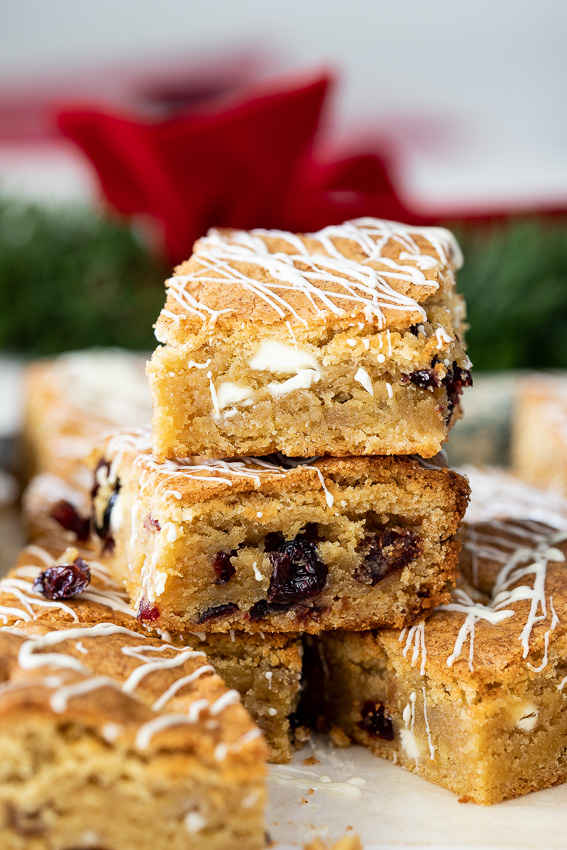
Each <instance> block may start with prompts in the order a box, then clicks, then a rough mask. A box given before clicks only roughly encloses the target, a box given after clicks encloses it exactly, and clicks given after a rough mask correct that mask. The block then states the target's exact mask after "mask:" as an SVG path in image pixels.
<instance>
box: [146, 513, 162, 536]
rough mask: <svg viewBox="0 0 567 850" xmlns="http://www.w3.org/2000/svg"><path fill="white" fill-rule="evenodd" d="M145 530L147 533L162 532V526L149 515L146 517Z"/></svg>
mask: <svg viewBox="0 0 567 850" xmlns="http://www.w3.org/2000/svg"><path fill="white" fill-rule="evenodd" d="M144 528H145V529H146V531H152V532H153V531H161V525H160V524H159V522H158V521H157V519H154V518H153V516H152V515H151V514H147V515H146V516H145V517H144Z"/></svg>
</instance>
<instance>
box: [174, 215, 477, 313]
mask: <svg viewBox="0 0 567 850" xmlns="http://www.w3.org/2000/svg"><path fill="white" fill-rule="evenodd" d="M416 235H420V236H421V237H422V238H424V239H426V240H427V242H428V245H429V250H431V252H432V253H431V254H423V252H422V250H421V248H420V247H419V245H418V244H417V242H416V241H415V238H414V237H415V236H416ZM274 239H281V240H283V241H284V242H285V243H286V245H287V246H288V248H289V252H286V251H283V250H281V251H277V252H274V253H272V252H271V251H270V248H269V243H270V242H271V240H274ZM307 239H309V240H315V241H316V242H318V243H319V245H320V246H321V247H320V250H317V249H315V250H314V251H310V250H308V248H307V246H306V242H305V241H304V239H302V238H300V237H299V236H297V235H295V234H292V233H285V232H282V231H277V230H272V231H269V230H261V229H257V230H253V231H251V232H245V231H232V232H230V233H229V234H224V233H222V232H220V231H218V230H211V231H209V233H208V235H207V236H206V237H204V238H203V239H201V240H199V242H198V243H197V245H196V248H195V253H194V255H193V261H194V265H195V266H196V268H195V270H194V271H192V272H190V273H189V274H178V275H175V276H174V277H172V278H171V279H170V280H169V281H168V282H167V285H168V288H169V292H170V293H171V296H172V297H173V298H174V299H175V300H176V301H177V303H178V304H179V306H180V307H181V308H182V309H183V310H184V311H185V312H186V313H188V314H189V315H193V316H196V317H198V318H199V319H201V320H202V321H207V322H209V323H214V322H215V321H216V320H217V319H218V317H219V316H220V315H222V314H223V313H228V312H231V311H233V310H234V309H236V304H235V306H234V307H231V306H229V307H227V308H225V309H222V310H214V309H213V308H211V307H209V306H208V305H207V304H206V303H205V302H204V301H202V300H200V299H197V298H195V296H194V295H193V294H192V293H191V292H190V288H191V286H193V285H194V284H196V283H212V284H216V285H221V286H225V287H226V289H227V293H231V294H232V293H234V296H233V297H234V299H235V301H237V299H238V289H239V288H240V289H244V290H247V291H249V292H251V293H253V295H254V296H255V297H256V298H258V299H259V300H260V301H263V302H264V303H265V304H266V305H267V306H268V307H270V308H271V310H272V311H273V312H274V313H275V314H276V316H277V317H279V318H281V319H284V320H286V322H287V321H289V319H290V317H292V318H293V319H295V320H296V321H297V322H301V323H302V324H304V325H307V321H306V319H305V316H304V315H302V313H303V312H304V310H302V309H301V308H300V307H297V308H296V307H294V306H293V305H292V303H291V302H290V300H288V299H287V298H286V294H287V293H288V292H291V293H294V294H295V295H296V296H297V295H301V296H303V299H302V301H303V303H304V304H305V309H307V310H308V311H309V312H311V313H314V314H315V316H317V317H323V316H326V315H329V314H332V315H335V316H346V315H348V314H349V313H350V315H351V316H356V315H360V313H363V315H364V317H365V319H366V321H367V322H372V321H378V323H379V325H380V327H382V326H383V324H384V310H392V311H397V312H401V313H404V312H405V313H411V314H414V313H417V314H418V316H419V317H421V319H422V320H425V319H426V313H425V310H424V309H423V307H421V306H420V305H419V304H418V302H417V301H416V300H415V299H414V298H411V297H410V296H408V295H404V294H403V293H402V292H399V291H397V289H396V288H395V285H396V284H398V286H400V288H401V289H404V288H405V289H407V287H408V286H420V287H426V288H427V291H428V292H429V293H431V292H434V291H435V290H436V289H438V287H439V283H438V282H437V281H436V280H434V279H431V277H429V278H427V277H426V276H425V274H424V271H425V270H428V269H433V268H435V267H437V268H438V269H439V273H440V274H444V275H445V277H447V278H448V279H449V280H450V281H452V273H451V272H450V271H449V270H450V269H451V267H458V266H459V265H460V264H461V262H462V258H461V255H460V251H459V248H458V246H457V243H456V241H455V240H454V238H453V236H452V235H451V234H450V233H449V231H446V230H443V229H441V228H417V227H413V226H406V225H402V224H398V223H396V222H388V221H383V220H380V219H372V218H362V219H358V220H356V221H349V222H345V223H344V224H342V225H332V226H330V227H326V228H324V229H323V230H320V231H319V232H317V233H313V234H308V235H307ZM345 240H346V241H347V242H350V243H351V244H354V245H356V249H357V252H361V253H362V255H363V256H362V258H361V259H358V258H357V259H351V258H349V257H347V256H346V255H345V254H344V253H343V251H342V250H341V247H340V245H341V242H344V241H345ZM392 244H398V245H399V246H401V248H402V249H403V250H402V252H401V253H400V254H399V257H398V259H397V260H394V259H392V258H390V257H388V256H386V253H385V249H386V247H387V246H388V245H392ZM375 266H377V267H375ZM250 267H252V268H254V270H255V276H254V277H252V276H250V274H248V273H247V272H246V271H245V270H246V269H250ZM257 278H261V280H259V279H257ZM227 301H228V303H229V304H230V303H231V299H230V295H229V296H228V297H227ZM168 314H169V311H168ZM168 314H167V315H168ZM164 315H166V314H164Z"/></svg>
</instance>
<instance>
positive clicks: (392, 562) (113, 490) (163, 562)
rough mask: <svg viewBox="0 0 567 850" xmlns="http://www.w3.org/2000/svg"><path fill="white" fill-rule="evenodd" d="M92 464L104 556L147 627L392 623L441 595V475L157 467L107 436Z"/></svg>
mask: <svg viewBox="0 0 567 850" xmlns="http://www.w3.org/2000/svg"><path fill="white" fill-rule="evenodd" d="M92 463H93V466H95V467H96V472H95V480H96V485H95V489H94V493H95V496H94V508H95V516H94V525H95V528H96V529H97V532H98V534H99V535H100V537H101V538H102V540H103V544H104V548H105V550H106V555H105V559H107V560H108V563H109V566H110V568H111V571H112V574H113V577H114V578H115V579H116V580H117V581H121V582H124V584H125V586H126V588H127V589H128V593H129V596H130V599H131V600H132V601H133V604H134V607H135V609H136V611H137V615H138V617H139V618H140V619H141V620H142V621H143V622H145V623H146V624H147V625H148V626H149V627H150V628H153V629H156V628H157V629H162V630H163V629H165V630H167V631H169V632H171V633H172V634H175V633H179V632H183V631H186V630H199V631H205V632H228V631H229V630H230V629H237V630H240V631H245V632H298V631H303V632H312V633H316V632H319V631H321V630H322V629H331V628H339V627H343V628H352V629H363V628H370V627H385V626H403V625H404V624H406V623H411V622H413V620H414V619H415V617H418V616H419V615H420V613H421V612H427V611H428V610H430V609H431V608H432V607H434V606H435V605H437V604H439V602H442V601H447V600H448V598H449V596H448V588H449V587H450V586H451V584H452V583H453V582H454V579H455V574H456V573H455V570H456V562H457V553H458V549H459V544H458V543H456V541H455V540H454V539H453V535H454V534H455V532H456V531H457V529H458V527H459V523H460V521H461V518H462V516H463V514H464V511H465V507H466V504H467V497H468V485H467V483H466V480H465V479H464V478H463V477H462V476H460V475H458V474H457V473H455V472H453V471H452V470H449V469H447V468H439V467H436V466H434V465H433V464H428V463H425V462H423V461H419V460H417V459H412V458H400V457H381V458H371V457H361V458H344V459H337V458H327V459H319V460H312V461H307V462H303V463H297V462H292V463H291V466H290V465H289V462H288V460H286V459H285V458H282V457H276V458H272V459H271V460H270V459H267V458H264V459H253V458H241V459H239V460H236V461H213V460H201V461H200V462H197V461H192V460H186V461H171V460H168V461H163V462H160V461H158V460H156V459H155V457H154V456H153V455H152V454H151V453H150V450H149V440H148V436H147V435H144V434H143V433H138V434H133V433H130V434H125V433H118V434H115V435H113V436H110V437H108V438H107V439H105V440H104V441H103V443H102V444H101V446H100V449H99V450H98V451H96V452H95V453H94V455H93V457H92ZM282 464H283V465H282Z"/></svg>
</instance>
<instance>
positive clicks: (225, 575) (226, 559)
mask: <svg viewBox="0 0 567 850" xmlns="http://www.w3.org/2000/svg"><path fill="white" fill-rule="evenodd" d="M234 555H236V552H235V551H232V552H217V554H216V555H215V557H214V558H213V570H214V571H215V575H216V577H217V580H216V582H215V584H228V582H229V581H230V580H231V578H232V577H233V575H234V574H235V572H236V569H235V567H234V564H233V563H232V561H231V560H230V559H231V558H232V557H233V556H234Z"/></svg>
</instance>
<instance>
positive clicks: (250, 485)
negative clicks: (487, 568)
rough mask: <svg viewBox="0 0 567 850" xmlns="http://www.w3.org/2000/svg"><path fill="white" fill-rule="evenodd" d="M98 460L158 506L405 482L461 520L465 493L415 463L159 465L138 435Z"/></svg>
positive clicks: (113, 437) (460, 484)
mask: <svg viewBox="0 0 567 850" xmlns="http://www.w3.org/2000/svg"><path fill="white" fill-rule="evenodd" d="M101 460H106V461H111V462H112V464H113V467H114V469H118V468H119V467H121V466H122V465H124V466H126V467H128V466H132V465H133V466H135V468H136V469H137V471H138V474H139V475H140V486H141V488H144V487H145V486H150V487H151V489H152V490H153V491H154V492H157V493H159V495H160V496H162V497H163V499H164V500H166V501H169V502H171V503H172V504H181V503H182V504H183V505H184V506H185V505H192V504H199V503H201V502H202V501H203V500H207V499H215V498H218V497H220V496H222V495H224V494H226V493H230V494H231V495H234V494H237V493H238V494H242V495H245V494H250V493H254V492H258V491H259V490H260V491H261V492H262V494H264V495H266V496H273V495H277V494H279V493H281V492H313V491H314V490H316V489H320V490H321V491H322V494H323V498H324V495H325V494H324V490H323V489H322V484H321V476H322V477H323V479H324V481H325V483H327V482H328V483H329V484H330V488H329V489H330V490H331V493H332V490H333V485H336V486H337V487H339V488H340V487H346V486H355V485H356V483H357V482H359V481H361V480H365V479H376V480H388V479H391V480H392V481H393V482H394V481H400V480H402V479H404V478H405V479H411V480H412V482H413V486H414V487H416V488H418V487H428V486H432V485H434V486H435V487H438V488H439V489H440V490H441V491H442V490H447V491H450V492H451V493H452V494H453V496H454V497H455V499H456V513H460V514H461V515H462V513H464V511H465V508H466V505H467V502H468V496H469V492H470V491H469V487H468V484H467V482H466V480H465V479H464V478H463V476H461V475H459V474H458V473H456V472H454V471H453V470H451V469H448V468H443V469H442V470H440V469H439V468H438V467H434V466H433V465H432V464H430V463H427V462H425V461H422V460H420V459H419V458H417V457H416V458H412V457H400V456H384V457H348V458H330V457H325V458H315V459H313V460H310V461H298V462H291V463H293V465H292V466H291V467H290V466H289V465H288V464H289V463H290V461H289V459H285V458H283V457H280V456H277V455H276V456H275V457H274V458H273V460H272V459H271V458H270V459H263V458H259V459H256V458H238V459H236V460H233V461H223V460H209V459H200V458H188V459H187V460H168V461H163V462H160V461H159V460H157V459H156V458H154V457H153V455H152V454H151V445H150V440H149V435H148V434H147V433H146V432H141V431H140V432H137V433H132V432H115V433H114V434H110V435H108V436H107V437H106V438H104V439H103V440H102V441H101V442H100V443H99V445H98V446H97V447H96V448H95V449H94V450H93V452H92V453H91V455H90V459H89V463H90V465H91V467H93V468H95V467H96V466H97V464H98V463H99V462H100V461H101ZM280 463H283V464H285V465H280ZM296 463H297V465H295V464H296ZM149 481H151V484H149ZM179 494H181V496H179ZM456 528H457V526H456V527H455V530H456Z"/></svg>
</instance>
